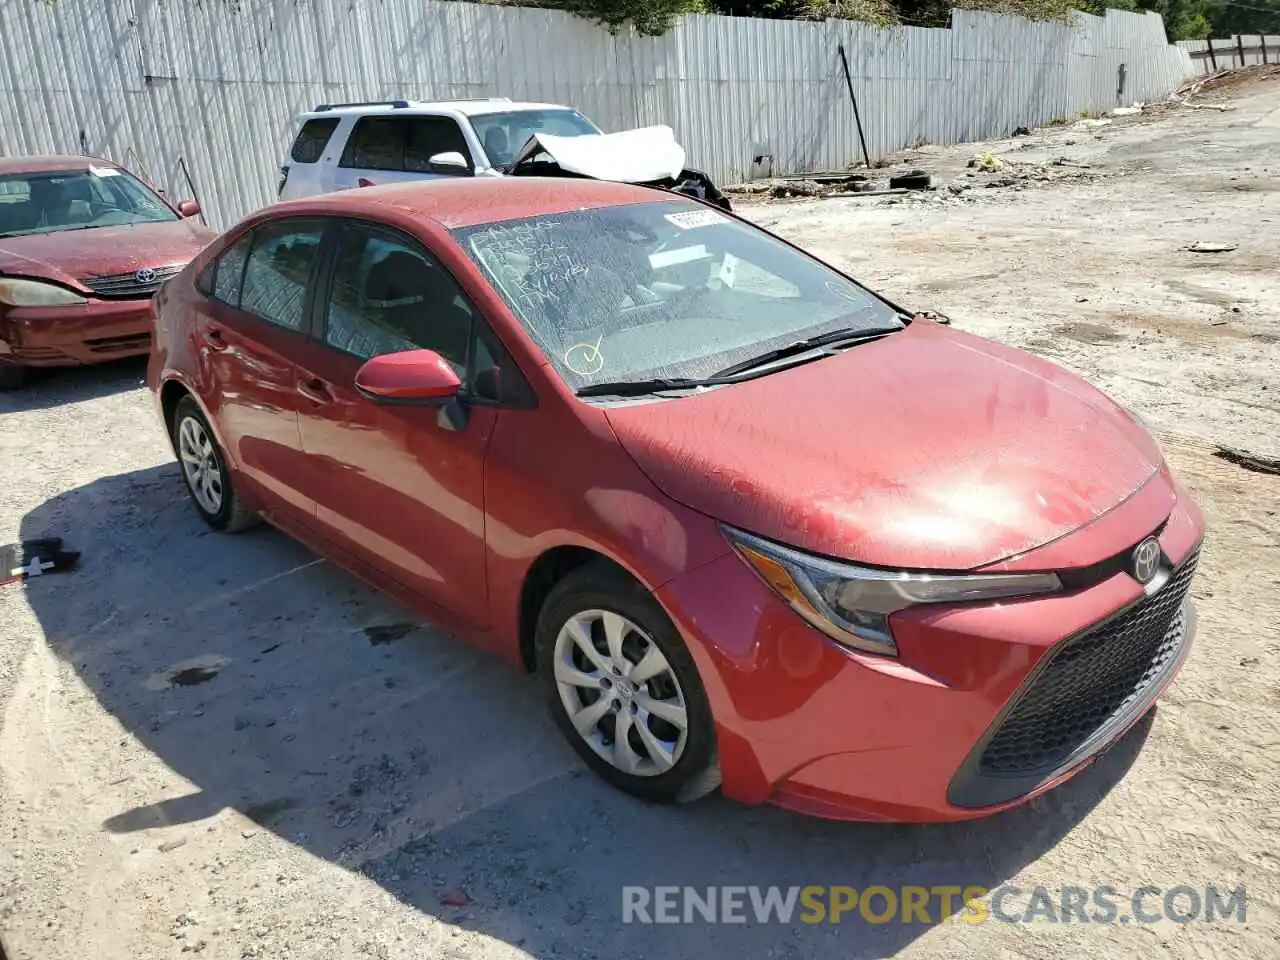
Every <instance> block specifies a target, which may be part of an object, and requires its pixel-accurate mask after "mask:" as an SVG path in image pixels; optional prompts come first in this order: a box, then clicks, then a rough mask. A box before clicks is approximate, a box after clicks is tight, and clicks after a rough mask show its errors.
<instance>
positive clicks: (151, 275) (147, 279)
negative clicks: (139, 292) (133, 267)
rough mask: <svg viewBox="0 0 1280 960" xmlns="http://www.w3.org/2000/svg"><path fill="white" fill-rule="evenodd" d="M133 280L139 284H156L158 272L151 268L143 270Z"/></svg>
mask: <svg viewBox="0 0 1280 960" xmlns="http://www.w3.org/2000/svg"><path fill="white" fill-rule="evenodd" d="M133 279H135V280H137V281H138V282H139V283H155V282H156V272H155V271H154V270H152V269H150V268H143V269H142V270H139V271H138V272H137V273H135V274H134V275H133Z"/></svg>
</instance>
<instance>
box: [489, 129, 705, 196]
mask: <svg viewBox="0 0 1280 960" xmlns="http://www.w3.org/2000/svg"><path fill="white" fill-rule="evenodd" d="M540 153H546V154H547V155H548V156H549V157H551V159H552V160H553V161H554V162H555V163H556V164H557V165H558V166H559V167H560V169H561V170H564V171H565V172H566V173H576V174H579V175H580V176H584V177H590V178H591V179H593V180H616V181H618V182H620V183H649V182H651V181H654V180H674V179H675V178H676V177H678V176H680V171H681V170H683V169H684V157H685V154H684V147H682V146H680V144H678V143H676V135H675V131H674V130H672V129H671V128H670V127H668V126H661V125H660V126H654V127H638V128H636V129H634V130H623V131H621V132H620V133H599V134H580V135H578V136H574V137H557V136H552V135H551V134H546V133H535V134H534V135H533V136H532V137H530V138H529V141H528V142H527V143H526V144H525V145H524V146H523V147H522V148H521V149H520V151H519V152H518V153H517V154H516V155H515V158H514V159H513V160H512V162H511V169H512V170H515V169H517V168H518V167H519V166H520V165H521V164H522V163H524V162H525V161H526V160H530V159H532V158H533V157H536V156H537V155H538V154H540Z"/></svg>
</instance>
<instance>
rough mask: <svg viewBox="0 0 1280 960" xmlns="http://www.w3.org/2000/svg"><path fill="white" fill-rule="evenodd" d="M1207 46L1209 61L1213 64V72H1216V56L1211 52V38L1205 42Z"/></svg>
mask: <svg viewBox="0 0 1280 960" xmlns="http://www.w3.org/2000/svg"><path fill="white" fill-rule="evenodd" d="M1205 43H1207V44H1208V45H1209V61H1210V62H1211V63H1212V64H1213V72H1214V73H1217V72H1218V55H1217V54H1215V53H1214V52H1213V38H1212V37H1210V38H1209V39H1208V40H1206V41H1205Z"/></svg>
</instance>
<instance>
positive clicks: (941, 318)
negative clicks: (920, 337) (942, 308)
mask: <svg viewBox="0 0 1280 960" xmlns="http://www.w3.org/2000/svg"><path fill="white" fill-rule="evenodd" d="M915 319H917V320H932V321H933V322H934V323H939V324H941V325H942V326H944V327H949V326H951V318H950V317H948V316H947V315H946V314H945V313H938V312H937V311H936V310H917V311H916V315H915Z"/></svg>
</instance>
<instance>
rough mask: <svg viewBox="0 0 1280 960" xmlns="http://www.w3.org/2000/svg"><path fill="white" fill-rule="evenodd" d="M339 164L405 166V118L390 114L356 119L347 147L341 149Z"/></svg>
mask: <svg viewBox="0 0 1280 960" xmlns="http://www.w3.org/2000/svg"><path fill="white" fill-rule="evenodd" d="M340 165H341V166H344V167H361V168H363V169H365V170H403V169H404V123H403V121H402V120H399V119H391V118H388V117H364V118H362V119H360V120H357V121H356V126H355V129H354V130H352V131H351V139H350V140H348V141H347V148H346V149H345V150H343V151H342V162H341V164H340Z"/></svg>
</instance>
